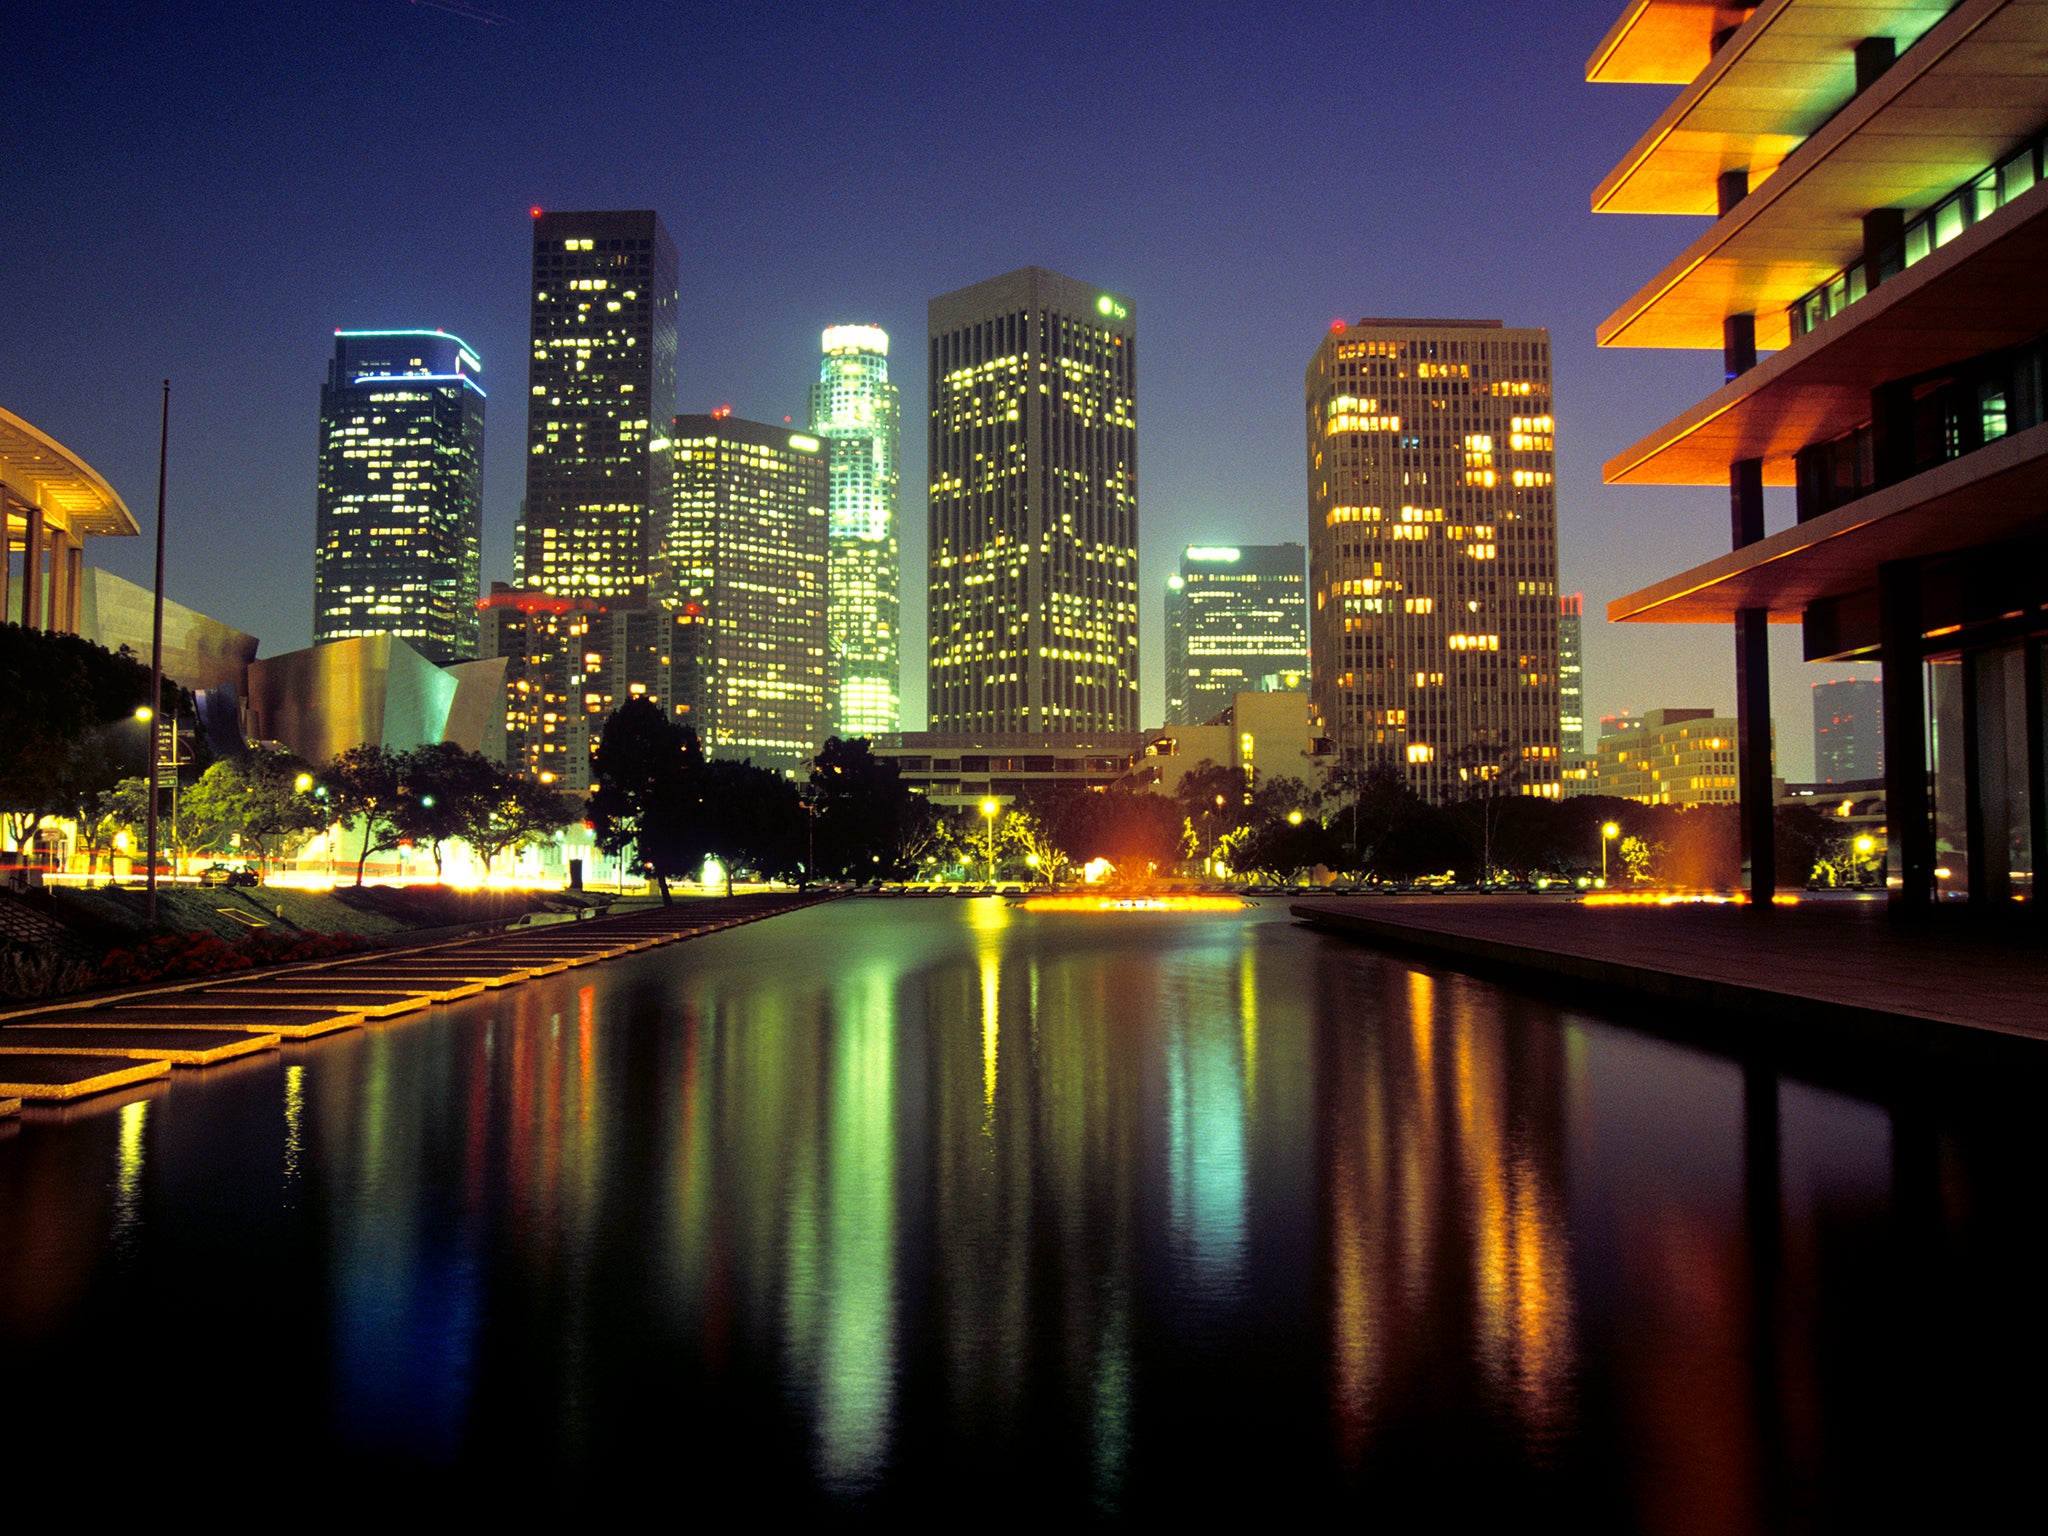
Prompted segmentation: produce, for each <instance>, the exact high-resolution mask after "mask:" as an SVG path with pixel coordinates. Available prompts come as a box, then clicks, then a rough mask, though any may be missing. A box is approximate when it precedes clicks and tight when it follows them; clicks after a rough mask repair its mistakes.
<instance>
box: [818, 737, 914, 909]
mask: <svg viewBox="0 0 2048 1536" xmlns="http://www.w3.org/2000/svg"><path fill="white" fill-rule="evenodd" d="M809 788H810V793H809V795H808V797H807V799H806V802H805V803H806V804H808V805H809V806H810V808H811V809H810V815H811V817H812V824H811V828H810V839H809V841H810V845H811V850H810V851H811V858H810V861H809V862H810V863H811V865H812V868H813V869H814V870H815V872H816V873H819V874H825V875H831V876H832V877H834V878H835V879H840V880H847V879H853V880H877V879H883V878H898V877H900V874H901V871H902V866H901V854H902V849H903V845H904V832H905V830H906V822H907V821H908V819H909V817H910V816H911V808H912V804H913V802H914V801H915V800H916V797H915V796H914V795H912V794H911V792H910V791H909V790H908V789H906V788H905V787H904V785H903V774H902V770H901V769H900V768H898V767H897V765H896V764H895V763H894V762H892V761H890V760H889V759H887V758H880V757H876V756H875V754H874V752H873V751H872V750H871V749H870V748H869V746H868V744H867V742H866V741H864V740H854V741H843V740H841V739H840V738H839V737H837V736H834V737H833V738H832V739H831V740H830V741H828V742H826V743H825V745H824V748H823V749H822V750H821V751H820V752H819V753H818V755H817V756H816V757H815V758H813V759H812V761H811V778H810V786H809Z"/></svg>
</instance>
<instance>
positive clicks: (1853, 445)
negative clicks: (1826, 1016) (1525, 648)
mask: <svg viewBox="0 0 2048 1536" xmlns="http://www.w3.org/2000/svg"><path fill="white" fill-rule="evenodd" d="M1719 16H1720V13H1719V12H1713V13H1712V19H1709V18H1710V13H1709V9H1708V8H1705V7H1700V8H1697V9H1696V10H1695V11H1693V12H1691V13H1689V15H1687V16H1678V15H1677V11H1676V9H1675V8H1674V7H1670V6H1657V5H1651V6H1648V7H1645V6H1643V5H1641V4H1632V5H1630V6H1629V7H1628V8H1627V10H1626V11H1625V12H1624V13H1623V15H1622V16H1621V18H1620V19H1619V20H1618V21H1617V22H1616V23H1615V25H1614V26H1613V28H1611V29H1610V31H1609V33H1608V35H1607V36H1606V38H1604V39H1603V40H1602V42H1601V44H1600V46H1599V48H1598V49H1597V50H1596V51H1595V52H1594V54H1593V56H1592V58H1591V59H1590V60H1589V61H1588V63H1587V66H1586V73H1587V78H1588V79H1589V80H1593V81H1596V82H1597V81H1616V82H1627V83H1643V82H1661V83H1665V84H1669V85H1671V86H1674V87H1676V88H1677V93H1676V97H1675V99H1674V100H1672V101H1671V103H1670V104H1669V106H1667V107H1666V108H1665V109H1664V110H1663V111H1662V113H1660V115H1659V116H1658V119H1657V121H1656V122H1655V123H1654V124H1653V125H1651V126H1650V127H1649V128H1648V129H1647V130H1646V131H1645V133H1644V135H1643V137H1642V138H1641V139H1640V140H1639V141H1638V142H1637V144H1636V145H1635V146H1634V147H1632V148H1631V149H1630V150H1629V151H1628V152H1627V154H1626V155H1625V156H1624V157H1623V158H1622V160H1621V161H1620V163H1619V164H1617V165H1616V166H1615V168H1614V169H1613V170H1612V171H1611V172H1610V173H1609V174H1608V175H1607V176H1606V177H1605V178H1604V179H1603V180H1602V182H1601V183H1600V185H1599V186H1598V187H1597V188H1596V189H1595V190H1594V193H1593V208H1594V210H1595V211H1596V212H1604V213H1630V214H1679V215H1686V216H1690V217H1695V218H1696V217H1698V216H1701V215H1705V216H1707V218H1709V219H1710V220H1711V222H1710V223H1708V224H1707V225H1706V226H1705V227H1704V228H1703V229H1698V230H1697V231H1694V230H1693V229H1692V227H1691V226H1688V231H1689V232H1688V237H1687V239H1688V243H1687V245H1686V248H1685V250H1684V251H1683V252H1682V253H1679V254H1678V255H1676V256H1675V257H1674V259H1673V260H1672V262H1671V263H1670V264H1669V265H1668V266H1667V267H1666V269H1665V270H1664V271H1663V272H1661V273H1658V274H1656V275H1655V276H1653V277H1651V278H1650V280H1649V281H1648V282H1646V283H1645V284H1644V286H1643V287H1642V288H1641V289H1640V290H1639V291H1638V292H1636V293H1635V294H1634V295H1632V296H1630V297H1628V298H1627V299H1626V300H1624V301H1623V302H1622V304H1621V305H1620V307H1619V308H1617V309H1616V310H1615V312H1614V313H1613V314H1612V315H1610V316H1609V317H1608V318H1607V319H1606V320H1605V321H1603V322H1602V323H1601V325H1600V327H1599V329H1598V339H1599V341H1600V343H1601V344H1602V345H1603V346H1642V347H1676V348H1687V349H1693V350H1697V351H1704V352H1708V353H1712V352H1714V351H1717V350H1718V351H1719V352H1720V354H1721V360H1722V375H1723V378H1724V381H1725V382H1724V384H1723V386H1722V387H1721V388H1720V389H1718V390H1716V391H1714V392H1713V393H1712V394H1711V395H1709V396H1708V397H1707V398H1706V399H1705V400H1702V401H1700V402H1698V403H1697V404H1694V405H1692V406H1690V407H1688V408H1687V409H1685V410H1683V411H1681V412H1680V413H1679V414H1678V415H1676V416H1674V417H1673V418H1672V419H1671V420H1669V421H1668V422H1666V423H1665V424H1664V425H1662V426H1660V427H1658V428H1657V429H1656V430H1655V431H1653V432H1651V433H1649V434H1648V435H1647V436H1645V437H1644V438H1643V439H1641V440H1640V441H1639V442H1637V443H1635V444H1633V445H1631V446H1630V447H1628V448H1626V449H1624V450H1623V451H1622V452H1621V453H1619V454H1617V455H1616V456H1615V457H1614V458H1613V459H1611V460H1610V461H1609V462H1608V464H1607V465H1606V468H1605V477H1606V479H1607V481H1608V483H1610V484H1615V485H1717V486H1718V485H1725V486H1727V487H1728V490H1729V498H1730V512H1731V520H1730V545H1731V548H1730V551H1729V553H1727V554H1725V555H1722V556H1720V557H1719V558H1717V559H1715V560H1712V561H1710V562H1707V563H1705V564H1702V565H1699V566H1696V567H1694V568H1692V569H1689V570H1685V571H1680V572H1677V573H1674V574H1671V575H1667V576H1664V577H1662V578H1660V579H1658V580H1656V581H1655V582H1653V583H1652V584H1650V585H1648V586H1645V587H1643V588H1642V589H1641V590H1639V591H1636V592H1633V593H1630V594H1629V595H1627V596H1625V597H1621V598H1617V599H1616V600H1615V601H1614V602H1612V603H1610V604H1609V605H1608V617H1609V618H1610V619H1613V620H1616V621H1620V622H1630V623H1660V622H1661V623H1696V624H1697V623H1711V624H1719V625H1723V626H1726V627H1727V628H1728V629H1730V630H1732V632H1733V635H1734V639H1735V661H1736V705H1737V718H1738V720H1739V722H1740V727H1741V731H1740V734H1741V737H1742V745H1741V748H1740V754H1741V772H1740V777H1741V805H1742V825H1743V834H1744V848H1743V853H1744V861H1745V864H1746V865H1747V866H1748V867H1749V870H1750V875H1749V883H1750V889H1751V892H1752V895H1753V896H1755V897H1757V898H1761V897H1762V896H1764V895H1766V894H1768V893H1769V892H1770V890H1771V887H1772V883H1773V865H1774V853H1773V838H1774V832H1773V805H1772V800H1773V796H1772V790H1771V773H1770V762H1769V751H1768V739H1769V733H1768V730H1767V729H1766V722H1767V720H1768V717H1769V705H1770V688H1769V683H1770V679H1769V675H1768V664H1767V659H1766V649H1765V637H1766V627H1767V626H1768V625H1769V624H1771V623H1773V622H1778V623H1796V624H1798V625H1799V626H1800V629H1801V634H1802V641H1803V652H1804V655H1805V658H1806V659H1807V660H1808V661H1813V662H1829V663H1839V662H1844V661H1876V662H1878V663H1880V664H1881V665H1882V667H1883V669H1884V676H1883V684H1882V688H1883V696H1882V703H1883V712H1884V727H1883V736H1884V748H1885V766H1884V778H1885V804H1886V814H1887V816H1888V817H1889V818H1890V826H1889V842H1890V848H1891V856H1892V863H1893V871H1894V875H1895V879H1896V883H1895V884H1894V886H1893V888H1892V889H1893V899H1894V901H1895V903H1896V904H1897V906H1898V908H1899V909H1900V910H1901V911H1902V912H1914V911H1917V910H1919V909H1921V908H1923V907H1925V906H1927V905H1928V904H1930V903H1932V902H1934V901H1935V900H1937V899H1939V898H1940V897H1941V896H1943V895H1948V894H1967V896H1968V898H1969V899H1970V900H1971V901H1972V902H1973V903H1977V904H1981V905H1983V906H1985V907H1987V908H1997V909H2003V908H2004V907H2006V906H2007V904H2008V903H2010V902H2011V901H2013V900H2027V899H2031V896H2032V891H2033V866H2034V862H2035V859H2036V856H2037V852H2038V850H2039V849H2040V848H2041V846H2042V844H2043V842H2044V841H2048V804H2044V798H2048V797H2044V794H2043V791H2042V786H2041V784H2040V781H2039V777H2038V770H2037V769H2036V768H2035V767H2034V766H2033V765H2036V764H2038V763H2039V762H2040V761H2041V760H2042V757H2043V753H2044V750H2048V744H2044V741H2043V726H2042V711H2041V710H2040V708H2039V705H2038V700H2039V698H2040V685H2039V678H2040V675H2041V668H2042V658H2043V647H2044V644H2048V558H2044V556H2048V496H2044V495H2043V491H2044V489H2048V408H2044V407H2048V397H2044V390H2043V383H2042V377H2043V363H2044V356H2048V301H2044V300H2043V299H2042V297H2041V284H2040V283H2039V282H2038V281H2037V278H2038V274H2039V272H2040V271H2041V267H2042V263H2043V262H2044V260H2048V182H2044V172H2048V164H2044V162H2043V152H2044V148H2048V144H2044V135H2048V72H2044V71H2043V70H2041V69H2039V68H2036V67H2033V66H2032V65H2031V64H2028V63H2025V62H2023V61H2031V60H2038V59H2039V58H2040V57H2041V56H2042V53H2043V51H2044V49H2048V12H2044V10H2043V9H2042V8H2041V7H2040V6H2037V5H2031V4H2025V3H2021V0H1967V3H1964V4H1959V5H1929V4H1920V3H1915V0H1892V3H1881V4H1875V5H1867V6H1856V7H1846V8H1845V7H1839V6H1834V5H1831V4H1828V3H1825V0H1784V3H1780V4H1774V5H1767V6H1759V7H1756V8H1755V9H1753V10H1750V9H1746V8H1745V9H1742V10H1736V11H1731V12H1730V13H1729V14H1728V17H1727V19H1726V21H1725V22H1723V21H1721V20H1720V19H1719ZM1674 17H1676V19H1677V21H1678V22H1679V23H1680V24H1677V25H1671V24H1667V23H1670V22H1672V21H1673V18H1674ZM1770 485H1778V486H1786V487H1790V488H1792V490H1793V491H1794V496H1795V502H1796V518H1795V522H1794V524H1793V526H1791V527H1790V528H1786V529H1782V530H1780V531H1778V532H1775V533H1773V532H1771V531H1770V530H1769V529H1768V527H1767V526H1766V523H1765V518H1764V490H1765V487H1766V486H1770ZM1937 866H1938V867H1937Z"/></svg>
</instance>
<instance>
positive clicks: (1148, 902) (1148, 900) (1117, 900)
mask: <svg viewBox="0 0 2048 1536" xmlns="http://www.w3.org/2000/svg"><path fill="white" fill-rule="evenodd" d="M1022 906H1023V908H1024V910H1025V911H1026V912H1238V911H1242V910H1243V908H1244V906H1245V903H1243V902H1241V901H1239V900H1238V899H1237V898H1236V897H1235V896H1027V897H1026V898H1025V899H1024V901H1023V902H1022Z"/></svg>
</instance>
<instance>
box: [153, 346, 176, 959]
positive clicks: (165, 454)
mask: <svg viewBox="0 0 2048 1536" xmlns="http://www.w3.org/2000/svg"><path fill="white" fill-rule="evenodd" d="M170 454H171V381H170V380H169V379H165V380H164V404H163V420H162V423H161V425H160V426H159V428H158V431H157V443H156V602H155V610H156V611H155V614H154V616H153V618H152V620H151V624H150V637H149V920H150V921H151V922H152V923H153V922H155V921H156V790H157V772H156V760H157V745H158V742H159V741H160V740H161V738H162V733H163V728H164V470H165V468H166V467H167V466H168V464H169V462H170Z"/></svg>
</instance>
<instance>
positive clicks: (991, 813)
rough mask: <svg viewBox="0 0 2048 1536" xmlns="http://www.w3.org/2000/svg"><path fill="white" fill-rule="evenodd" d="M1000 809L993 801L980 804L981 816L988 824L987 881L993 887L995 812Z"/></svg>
mask: <svg viewBox="0 0 2048 1536" xmlns="http://www.w3.org/2000/svg"><path fill="white" fill-rule="evenodd" d="M1001 809H1002V807H1001V806H999V805H997V804H996V802H995V801H993V800H984V801H982V802H981V814H982V816H983V817H984V818H985V819H986V820H987V822H988V881H989V884H990V885H994V884H995V881H996V812H997V811H999V810H1001Z"/></svg>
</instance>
